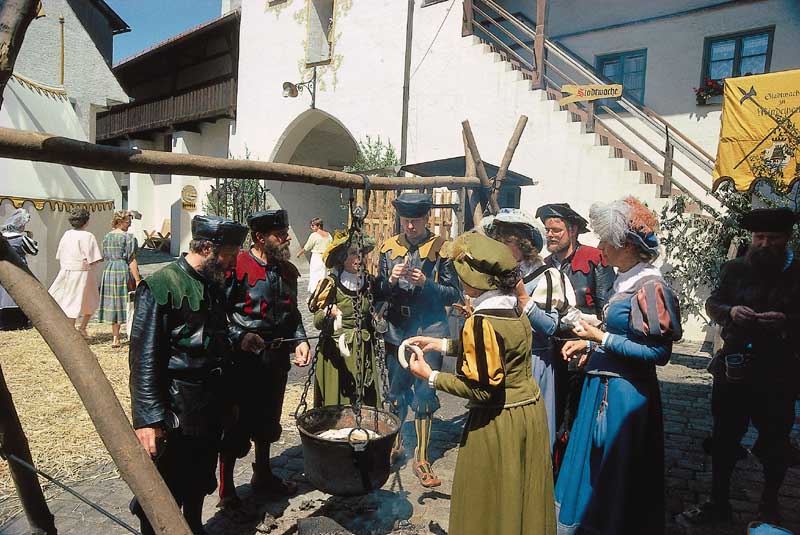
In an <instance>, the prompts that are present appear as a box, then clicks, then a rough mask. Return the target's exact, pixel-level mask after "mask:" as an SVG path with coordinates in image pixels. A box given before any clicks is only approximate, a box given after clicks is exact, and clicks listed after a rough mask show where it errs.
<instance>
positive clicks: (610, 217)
mask: <svg viewBox="0 0 800 535" xmlns="http://www.w3.org/2000/svg"><path fill="white" fill-rule="evenodd" d="M589 219H590V220H591V223H592V228H593V229H594V231H595V233H596V234H597V235H598V236H599V237H600V245H599V249H600V250H601V251H602V252H603V256H604V257H605V258H606V260H607V261H608V263H609V265H612V266H614V267H616V268H617V269H618V270H619V275H618V276H617V279H616V282H615V283H614V288H613V295H612V296H611V298H610V299H609V301H608V304H607V305H606V310H605V318H606V323H605V326H604V328H603V329H602V330H601V329H599V328H597V327H593V326H591V325H589V324H588V323H586V322H585V321H581V328H580V329H576V331H575V334H576V335H577V336H579V337H580V338H581V340H573V341H569V342H567V343H566V344H565V345H564V349H563V350H562V351H563V354H564V356H565V357H571V356H580V362H581V365H585V367H586V379H585V381H584V386H583V391H582V394H581V400H580V404H579V405H578V414H577V416H576V418H575V422H574V423H573V424H572V431H571V433H570V438H569V443H568V445H567V451H566V454H565V456H564V463H563V465H562V467H561V471H560V472H559V474H558V481H557V483H556V490H555V496H556V514H557V517H558V534H559V535H663V534H664V532H665V513H664V502H665V499H664V428H663V422H662V415H661V397H660V392H659V387H658V378H657V377H656V366H663V365H665V364H666V363H667V362H668V361H669V358H670V355H671V353H672V342H673V341H675V340H678V339H679V338H680V337H681V324H680V312H679V310H678V303H677V299H676V298H675V295H674V294H673V292H672V290H671V289H670V287H669V284H667V282H666V281H665V280H664V278H663V277H662V275H661V272H660V271H659V270H658V268H656V267H654V266H653V265H652V261H653V260H654V259H655V258H656V256H657V255H658V247H659V246H658V239H657V238H656V236H655V230H656V227H657V219H656V217H655V214H653V213H652V212H650V210H648V209H647V208H646V207H645V206H644V205H642V203H641V202H640V201H638V200H637V199H635V198H633V197H628V198H626V199H624V200H622V201H615V202H613V203H610V204H606V205H603V204H600V203H595V204H594V205H592V208H591V210H590V211H589Z"/></svg>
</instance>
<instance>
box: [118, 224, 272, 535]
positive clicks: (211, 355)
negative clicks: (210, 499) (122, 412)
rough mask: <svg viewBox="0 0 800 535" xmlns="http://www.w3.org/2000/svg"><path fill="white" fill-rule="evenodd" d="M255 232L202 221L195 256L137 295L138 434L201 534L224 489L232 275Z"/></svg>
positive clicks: (134, 377)
mask: <svg viewBox="0 0 800 535" xmlns="http://www.w3.org/2000/svg"><path fill="white" fill-rule="evenodd" d="M246 235H247V227H245V226H244V225H240V224H239V223H236V222H234V221H230V220H227V219H223V218H221V217H215V216H195V218H194V219H192V241H191V243H190V244H189V252H188V253H187V254H186V255H185V256H182V257H181V258H179V259H178V260H177V261H175V262H173V263H172V264H169V265H168V266H166V267H165V268H164V269H162V270H160V271H157V272H156V273H154V274H152V275H150V276H149V277H147V278H146V279H145V280H144V281H143V282H142V283H141V284H140V285H139V286H138V288H137V290H136V313H135V315H134V318H133V327H132V329H131V334H130V339H131V342H130V356H129V360H130V390H131V407H132V411H131V412H132V416H133V428H134V429H135V430H136V436H137V437H138V439H139V442H141V444H142V446H144V448H145V449H146V450H147V451H148V453H150V455H151V456H152V457H153V458H154V459H155V463H156V466H157V467H158V471H159V472H160V473H161V475H162V477H163V478H164V481H165V482H166V483H167V486H168V487H169V489H170V491H171V492H172V495H173V496H174V497H175V501H176V502H177V503H178V506H179V507H182V508H183V515H184V517H185V518H186V521H187V523H188V524H189V527H190V528H191V529H192V533H195V534H203V533H205V531H204V529H203V522H202V518H201V513H202V509H203V500H204V498H205V495H206V494H210V493H212V492H214V489H215V488H216V486H217V481H216V478H215V477H214V469H215V467H216V463H217V451H218V448H219V440H220V437H221V434H222V416H223V415H222V413H223V410H222V407H223V397H224V392H223V388H222V380H223V376H224V375H225V372H226V371H227V370H228V368H229V361H228V358H227V356H228V355H229V354H230V352H231V347H230V345H229V339H228V326H227V320H226V314H225V293H224V284H225V272H226V271H227V270H228V269H231V268H232V267H233V266H234V264H235V263H236V256H237V255H238V253H239V249H240V247H241V245H242V241H243V240H244V238H245V236H246ZM256 342H258V341H257V340H256V339H255V337H252V336H250V337H243V338H242V339H240V340H239V343H240V344H241V345H242V346H244V347H249V346H251V345H252V344H253V343H256ZM131 512H133V513H134V514H135V515H136V516H138V517H139V519H140V520H141V523H142V528H141V531H142V533H143V534H144V535H148V534H152V533H154V531H153V528H152V527H151V526H150V523H149V522H148V521H147V518H146V517H145V515H144V512H143V510H142V508H141V506H140V504H139V503H138V501H137V500H136V498H134V499H133V501H132V502H131Z"/></svg>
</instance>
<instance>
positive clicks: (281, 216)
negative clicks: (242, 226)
mask: <svg viewBox="0 0 800 535" xmlns="http://www.w3.org/2000/svg"><path fill="white" fill-rule="evenodd" d="M247 225H248V226H249V227H250V230H252V231H254V232H267V231H270V230H275V229H280V228H289V212H287V211H286V210H262V211H261V212H255V213H252V214H250V215H249V216H247Z"/></svg>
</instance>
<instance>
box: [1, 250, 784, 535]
mask: <svg viewBox="0 0 800 535" xmlns="http://www.w3.org/2000/svg"><path fill="white" fill-rule="evenodd" d="M154 267H155V266H154ZM148 268H150V266H148ZM301 286H305V285H304V284H301ZM305 297H306V295H305V292H303V295H301V300H302V299H304V298H305ZM305 319H306V325H307V326H309V327H310V326H311V322H310V317H309V315H306V318H305ZM447 364H449V366H452V365H453V363H452V362H450V363H447ZM707 364H708V355H707V354H706V353H700V352H699V350H698V346H697V344H682V345H679V346H677V347H676V348H675V354H674V355H673V358H672V361H671V363H670V364H669V365H667V366H665V367H663V368H661V369H660V370H659V379H660V381H661V388H662V399H663V402H664V427H665V432H666V436H665V439H666V483H667V488H666V496H667V509H668V512H669V517H670V520H669V524H668V530H667V532H668V533H683V532H686V533H688V534H690V535H691V534H706V533H708V534H719V535H734V534H736V535H744V534H745V533H746V529H745V528H746V524H747V522H749V521H750V520H753V519H754V517H755V512H756V508H757V504H758V498H759V493H760V489H761V483H762V481H763V479H762V476H761V468H760V465H759V464H758V462H757V461H756V460H755V459H754V458H753V457H752V456H750V457H749V458H748V459H746V460H744V461H741V462H740V463H739V466H738V467H737V470H736V472H735V474H734V477H733V488H732V494H731V495H732V504H733V507H734V511H735V517H736V518H735V521H734V522H732V523H730V524H727V525H724V526H718V527H714V528H702V529H701V528H694V529H692V530H688V531H685V530H684V528H683V527H681V526H679V525H678V524H676V523H675V522H674V517H675V515H676V514H678V513H679V512H681V511H683V510H684V509H686V508H688V507H690V506H691V505H694V504H696V503H699V502H700V501H702V500H705V499H707V497H708V491H709V488H710V480H711V462H710V458H709V457H707V456H705V455H704V454H703V451H702V447H701V443H702V441H703V439H704V438H705V437H706V436H708V435H709V433H710V431H711V419H710V413H709V403H710V395H711V378H710V375H709V374H708V373H707V372H706V370H705V368H706V366H707ZM305 376H306V375H305V370H302V369H298V368H294V370H293V372H292V374H291V379H290V383H291V384H290V386H289V388H288V390H287V399H286V404H285V408H284V433H283V436H282V438H281V441H280V442H279V443H277V444H276V445H275V446H274V447H273V459H274V464H275V467H276V473H278V474H279V475H281V476H282V477H286V478H290V479H292V480H294V481H297V482H298V484H299V489H300V492H299V493H298V495H297V496H295V497H293V498H291V499H289V500H283V501H270V500H268V499H266V498H264V497H261V496H258V495H254V494H253V493H252V492H251V490H250V487H249V484H248V483H249V479H250V475H251V467H250V463H251V462H252V459H251V458H248V459H244V460H242V461H241V462H240V463H239V464H238V465H237V469H236V476H235V478H236V483H237V486H238V487H239V491H240V494H241V496H242V497H243V498H244V507H243V509H242V510H240V511H239V512H238V513H236V514H223V513H222V512H220V511H219V510H218V509H216V507H215V504H216V497H214V496H210V497H208V499H207V500H206V505H205V511H204V518H205V519H206V520H207V524H206V528H207V530H208V532H209V534H210V535H233V534H243V535H249V534H254V533H259V532H262V533H264V532H268V533H272V534H288V533H296V532H297V531H296V530H297V527H296V522H297V520H298V519H301V518H305V517H309V516H315V515H324V516H328V517H330V518H333V519H335V520H336V521H338V522H339V523H340V524H342V525H343V526H345V527H346V528H347V529H349V530H350V531H352V532H353V533H356V534H358V535H362V534H363V535H367V534H368V535H376V534H388V533H407V534H411V533H435V534H439V535H441V534H443V533H446V530H447V526H448V514H449V506H450V491H451V482H452V479H453V470H454V468H455V461H456V456H457V453H458V441H459V438H460V434H461V429H462V427H463V424H464V418H465V415H466V410H465V409H464V402H463V400H460V399H457V398H454V397H451V396H449V395H446V394H445V395H442V396H441V398H442V408H441V410H440V411H439V412H438V413H437V414H436V416H437V418H436V420H435V422H434V426H433V432H432V448H431V453H432V457H433V459H434V469H435V471H436V473H437V475H439V476H440V477H441V478H442V480H443V481H444V483H443V485H442V486H441V487H439V488H436V489H423V488H422V487H421V486H420V485H419V484H418V481H417V479H416V477H414V475H413V472H412V469H411V463H410V462H409V461H408V460H406V461H405V462H404V463H403V464H401V465H400V466H397V467H395V471H394V472H393V473H392V474H391V476H390V477H389V480H388V481H387V482H386V484H385V485H384V487H383V488H382V489H381V490H379V491H376V492H373V493H371V494H369V495H367V496H363V497H357V498H337V497H331V496H328V495H326V494H323V493H321V492H320V491H318V490H315V489H313V488H312V487H311V486H310V485H309V484H308V483H307V482H306V480H305V478H304V477H303V458H302V447H301V445H300V437H299V433H298V432H297V429H296V428H295V426H294V424H293V422H292V419H291V417H290V414H291V413H292V412H293V411H294V409H295V407H296V403H297V400H298V399H299V394H300V392H301V390H302V382H303V381H304V379H305ZM403 433H404V438H405V444H406V445H407V447H408V448H409V451H410V452H411V453H412V454H413V451H411V448H413V445H414V438H413V434H414V432H413V425H412V424H411V422H406V424H405V426H404V428H403ZM796 438H797V436H796V433H795V435H793V439H796ZM754 439H755V434H754V432H753V430H752V429H751V431H750V432H749V433H748V435H747V437H746V439H745V446H748V447H749V446H751V445H752V443H753V441H754ZM76 488H77V489H78V490H79V491H80V492H82V493H84V494H85V495H86V496H87V497H89V498H90V499H92V500H94V501H96V502H97V503H99V504H100V505H101V506H103V507H105V508H107V509H108V510H110V511H111V512H113V513H114V514H117V515H119V516H120V517H121V518H123V519H124V520H125V521H126V522H129V523H131V524H132V525H133V526H135V527H137V528H138V524H137V523H136V521H135V519H134V518H133V517H132V516H131V515H130V514H129V513H128V511H127V503H128V501H129V500H130V497H131V494H130V491H129V490H128V488H127V486H126V485H125V483H124V482H122V481H121V480H120V479H109V480H104V481H91V482H89V483H83V484H78V485H77V486H76ZM781 505H782V512H783V514H784V517H785V519H786V520H785V525H784V527H786V528H788V529H791V530H793V531H794V532H796V533H800V470H798V469H791V470H790V471H789V474H788V476H787V478H786V481H785V483H784V485H783V488H782V493H781ZM50 507H51V510H52V511H53V513H54V514H55V515H56V519H57V525H58V529H59V533H61V534H63V535H73V534H74V535H77V534H80V535H94V534H98V535H99V534H103V535H105V534H121V533H126V531H125V530H124V529H122V528H120V527H119V526H116V525H114V524H113V523H111V522H110V521H109V520H107V519H106V518H104V517H102V516H101V515H99V514H98V513H96V512H95V511H93V510H92V509H90V508H89V507H88V506H86V505H84V504H82V503H81V502H79V501H78V500H77V499H75V498H73V497H72V496H70V495H68V494H61V495H59V496H57V497H56V498H55V499H53V500H52V501H51V502H50ZM264 514H269V515H270V516H269V517H268V520H271V519H274V520H273V521H270V522H267V523H266V524H260V523H261V520H262V517H263V516H264ZM259 524H260V525H259ZM258 529H261V530H262V531H258ZM0 533H2V534H5V535H22V534H26V533H28V532H27V522H26V521H25V519H24V517H22V516H20V517H17V518H15V519H13V520H12V521H10V522H9V523H8V524H6V525H5V526H2V527H0ZM643 535H646V534H643Z"/></svg>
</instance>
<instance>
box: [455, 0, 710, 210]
mask: <svg viewBox="0 0 800 535" xmlns="http://www.w3.org/2000/svg"><path fill="white" fill-rule="evenodd" d="M463 2H464V19H463V26H462V35H464V36H467V35H475V36H476V37H478V38H479V39H481V40H482V41H483V42H485V43H486V44H488V45H489V46H490V47H492V49H493V50H494V51H495V52H497V53H499V54H500V55H501V56H502V57H503V58H504V59H506V60H507V61H509V62H510V63H511V64H512V67H513V68H514V69H516V70H519V71H521V72H522V74H523V76H524V77H525V78H529V79H531V80H532V81H534V83H539V84H540V87H538V88H539V89H544V90H545V91H546V92H547V94H548V96H549V98H551V99H554V100H558V99H560V98H561V97H562V92H561V87H562V86H563V85H564V84H576V85H583V84H607V83H612V82H611V81H610V80H608V79H606V78H604V77H603V76H602V75H600V74H598V73H597V71H595V69H594V68H593V67H592V66H591V65H589V64H587V63H586V62H584V61H583V60H582V59H581V58H579V57H578V56H577V55H576V54H574V53H573V52H571V51H570V50H569V49H567V48H566V47H564V46H563V45H562V44H560V43H555V42H553V41H550V40H549V39H545V42H544V53H543V54H542V55H543V56H544V58H539V57H537V54H536V52H535V50H536V46H535V40H536V31H535V29H534V28H533V23H532V22H531V21H529V20H527V19H526V17H525V16H524V15H523V14H521V13H511V12H509V11H508V10H507V9H506V8H504V7H503V6H501V5H499V4H498V3H497V2H495V1H494V0H463ZM608 104H609V103H607V102H605V101H589V102H576V103H571V104H568V105H566V106H563V107H562V109H566V110H567V111H570V112H571V113H572V114H573V116H575V117H576V118H578V119H580V121H581V122H582V123H583V125H584V128H585V130H586V131H587V132H595V133H597V134H598V135H600V136H601V140H604V141H605V142H607V143H608V144H609V145H611V146H612V147H613V148H614V150H615V153H616V154H617V155H619V156H622V157H625V158H626V159H628V160H629V161H630V162H631V164H630V165H631V170H637V171H642V172H643V173H645V179H646V181H647V182H653V183H657V184H659V186H660V194H661V196H662V197H667V196H670V195H671V194H672V193H673V186H674V187H675V188H677V189H678V190H680V192H681V193H683V194H685V195H687V196H689V197H690V198H692V199H693V200H695V201H696V202H698V203H700V204H702V205H708V198H707V196H708V195H712V196H714V197H715V198H716V195H714V194H713V193H712V192H711V190H710V182H711V181H710V174H711V171H712V170H713V168H714V158H713V157H712V156H711V155H710V154H708V152H706V151H705V150H703V148H702V147H700V146H699V145H697V143H695V142H694V141H692V140H691V139H690V138H689V137H688V136H686V135H685V134H684V133H682V132H681V131H679V130H678V129H677V128H675V127H674V126H673V125H672V124H670V123H669V122H668V121H667V120H666V119H664V118H663V117H661V116H660V115H658V114H657V113H655V112H654V111H653V110H651V109H650V108H648V107H646V106H643V105H641V104H639V103H637V102H634V101H632V100H631V99H629V98H627V97H625V96H623V97H622V98H620V99H618V100H616V101H615V104H616V105H615V106H614V107H615V108H616V107H617V106H619V108H617V111H615V110H614V109H612V107H611V106H609V105H608ZM622 113H627V114H628V116H627V117H623V116H622ZM656 160H658V163H656ZM698 174H699V175H706V176H704V178H706V180H702V179H701V178H698V176H697V175H698ZM688 183H691V186H690V187H687V184H688ZM701 196H702V197H706V199H705V200H701V199H700V197H701ZM711 211H713V208H711Z"/></svg>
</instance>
